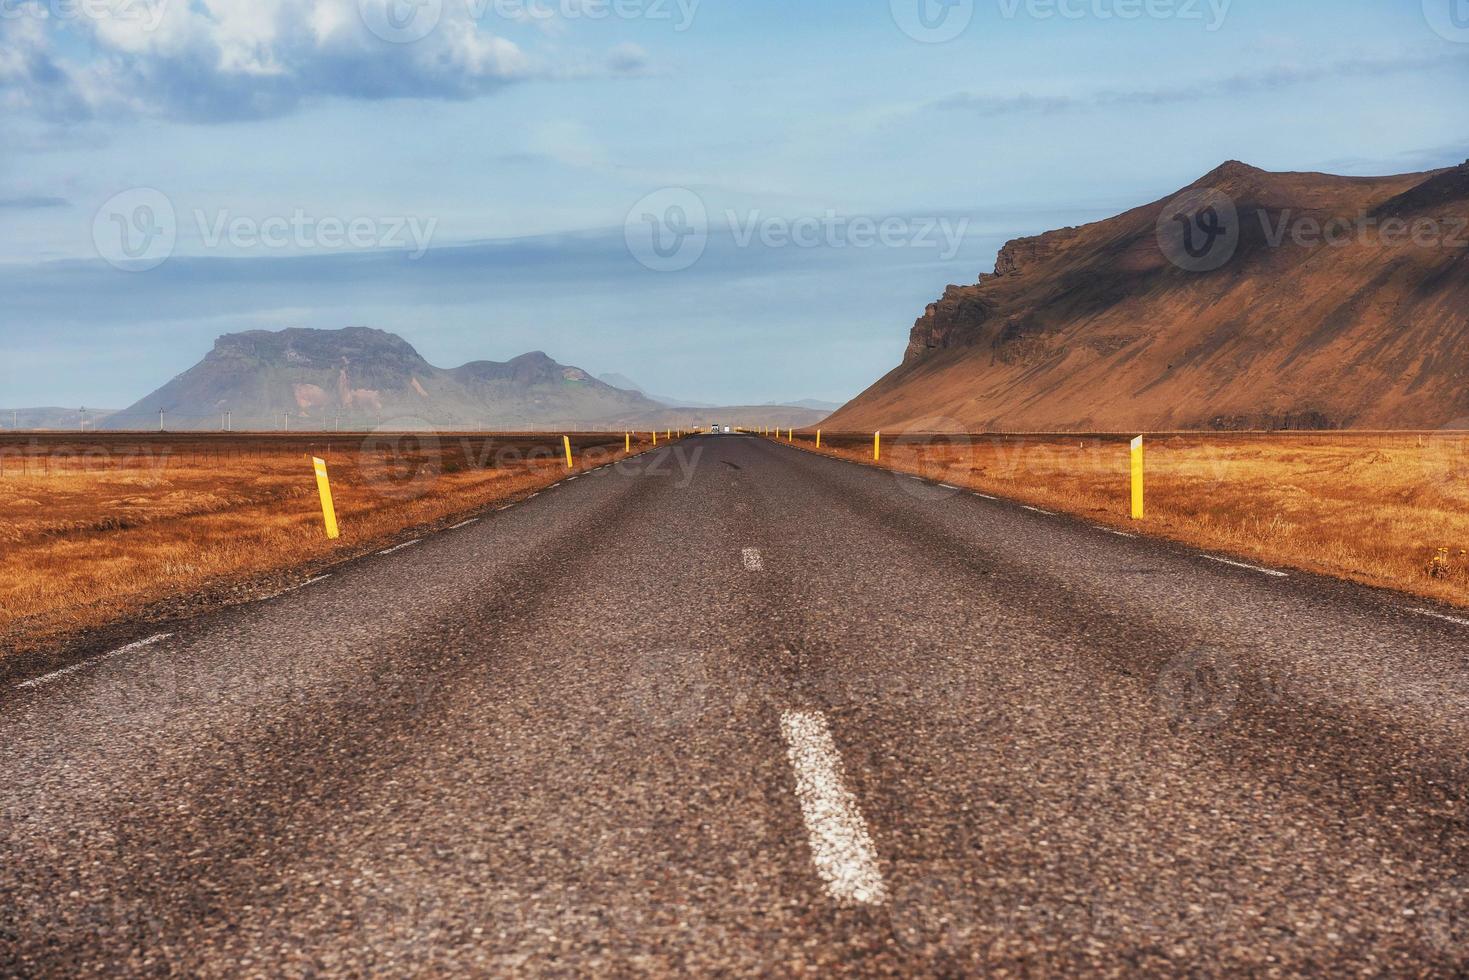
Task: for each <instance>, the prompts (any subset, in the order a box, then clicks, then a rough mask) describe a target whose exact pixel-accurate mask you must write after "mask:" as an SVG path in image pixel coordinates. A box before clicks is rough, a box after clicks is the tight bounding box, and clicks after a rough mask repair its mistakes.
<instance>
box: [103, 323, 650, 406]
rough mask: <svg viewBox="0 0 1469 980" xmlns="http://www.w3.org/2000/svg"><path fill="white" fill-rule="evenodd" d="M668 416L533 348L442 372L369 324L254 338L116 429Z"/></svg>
mask: <svg viewBox="0 0 1469 980" xmlns="http://www.w3.org/2000/svg"><path fill="white" fill-rule="evenodd" d="M659 408H661V406H660V405H658V403H656V402H654V401H652V400H650V399H648V398H646V397H644V396H642V395H640V394H638V393H636V392H630V391H623V390H621V389H619V388H614V387H612V386H611V385H608V384H604V383H603V382H601V381H598V380H597V379H596V378H594V377H592V376H591V375H590V374H588V373H587V372H586V371H583V370H581V369H580V368H576V367H569V366H567V365H564V364H558V363H557V362H556V361H554V360H552V359H551V358H550V357H549V356H547V355H546V354H544V353H542V352H540V351H534V352H532V353H529V354H522V355H521V356H520V357H516V358H513V359H512V360H509V361H504V362H499V361H474V362H471V363H469V364H465V365H462V366H460V367H456V368H439V367H435V366H434V365H432V364H430V363H429V362H428V361H426V360H425V359H424V358H423V357H422V356H421V355H420V354H419V353H418V351H416V350H414V348H413V346H412V345H410V344H409V343H408V342H407V341H405V340H403V339H402V338H401V337H398V336H395V335H394V334H391V333H387V332H385V331H382V330H373V329H370V328H367V327H347V328H345V329H342V330H307V329H290V330H282V331H278V332H272V331H265V330H252V331H249V332H246V333H237V334H229V335H226V336H224V337H220V338H219V339H218V340H217V341H216V342H215V345H214V349H213V350H212V351H210V352H209V353H208V354H207V355H206V356H205V357H204V359H203V360H202V361H200V362H199V363H198V364H196V365H195V366H194V367H192V368H190V369H189V370H187V371H185V372H184V373H183V374H181V375H179V376H178V377H176V378H174V379H173V380H172V381H170V382H168V384H166V385H164V386H163V387H162V388H159V389H158V390H157V391H155V392H153V393H152V394H150V395H148V396H147V397H146V398H143V399H141V400H140V401H138V402H137V403H135V404H134V405H132V406H130V407H129V408H127V409H124V410H123V411H122V412H120V413H118V414H117V415H115V416H112V417H111V418H109V419H108V420H107V422H106V423H105V424H106V426H107V427H109V428H151V427H154V426H156V425H157V424H158V419H159V410H160V409H162V411H163V424H164V425H165V426H166V427H167V428H169V429H217V428H219V427H220V426H221V425H222V424H224V423H225V421H226V419H227V420H228V422H229V424H231V425H232V426H233V427H234V428H237V429H247V428H251V429H262V428H263V429H275V428H283V427H285V426H287V425H290V426H293V427H299V428H303V429H306V428H310V429H320V428H333V427H338V426H340V427H341V428H343V429H349V428H350V429H363V428H374V427H376V426H379V425H384V426H390V427H393V428H427V427H432V428H467V429H517V428H523V427H528V426H546V425H571V424H581V425H586V424H592V423H595V422H597V421H599V420H604V419H613V418H619V417H623V416H631V415H640V414H643V413H647V412H652V411H655V410H657V409H659Z"/></svg>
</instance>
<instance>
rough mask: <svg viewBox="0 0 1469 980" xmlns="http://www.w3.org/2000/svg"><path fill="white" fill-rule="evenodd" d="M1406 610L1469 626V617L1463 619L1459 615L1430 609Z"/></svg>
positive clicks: (1416, 614) (1417, 614) (1418, 614)
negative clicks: (1450, 614) (1449, 614)
mask: <svg viewBox="0 0 1469 980" xmlns="http://www.w3.org/2000/svg"><path fill="white" fill-rule="evenodd" d="M1408 612H1410V613H1413V614H1414V615H1415V616H1431V617H1433V618H1434V619H1441V620H1443V621H1444V622H1445V623H1454V624H1455V625H1458V626H1469V619H1464V618H1462V617H1459V616H1448V615H1445V614H1444V613H1439V612H1434V611H1433V610H1432V609H1409V610H1408Z"/></svg>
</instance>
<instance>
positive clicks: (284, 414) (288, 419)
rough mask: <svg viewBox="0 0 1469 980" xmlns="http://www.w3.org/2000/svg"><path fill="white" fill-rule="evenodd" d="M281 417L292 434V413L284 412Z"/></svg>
mask: <svg viewBox="0 0 1469 980" xmlns="http://www.w3.org/2000/svg"><path fill="white" fill-rule="evenodd" d="M281 417H282V418H284V419H285V420H286V431H287V432H290V431H291V413H290V412H283V413H281Z"/></svg>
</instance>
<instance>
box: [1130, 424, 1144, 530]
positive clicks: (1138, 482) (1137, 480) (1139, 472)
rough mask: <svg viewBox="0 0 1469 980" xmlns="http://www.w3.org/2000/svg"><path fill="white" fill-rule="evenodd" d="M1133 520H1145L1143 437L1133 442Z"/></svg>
mask: <svg viewBox="0 0 1469 980" xmlns="http://www.w3.org/2000/svg"><path fill="white" fill-rule="evenodd" d="M1132 519H1133V520H1135V521H1140V520H1142V519H1143V437H1142V436H1138V437H1137V438H1136V439H1134V440H1132Z"/></svg>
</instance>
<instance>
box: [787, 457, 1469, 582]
mask: <svg viewBox="0 0 1469 980" xmlns="http://www.w3.org/2000/svg"><path fill="white" fill-rule="evenodd" d="M794 441H795V443H796V444H797V445H799V446H801V447H803V448H806V449H814V448H815V447H814V443H815V433H814V432H797V433H795V440H794ZM1129 441H1130V440H1129V439H1128V438H1126V437H1123V436H1116V435H1108V436H1095V435H1071V436H1065V435H919V434H896V433H894V434H887V433H884V435H883V444H882V460H881V465H883V466H886V467H889V468H892V469H896V470H901V471H904V472H909V473H914V474H917V475H919V476H924V477H928V478H932V479H937V480H940V481H942V482H945V483H950V484H954V485H957V486H963V487H969V488H972V489H976V490H982V491H986V492H989V493H993V494H996V495H999V496H1003V497H1008V498H1011V499H1014V500H1020V501H1024V502H1025V503H1030V504H1034V505H1036V506H1039V507H1045V508H1048V509H1051V510H1058V511H1065V512H1069V513H1072V514H1077V515H1080V516H1083V517H1086V518H1088V519H1091V520H1093V521H1096V522H1098V523H1105V524H1108V525H1111V526H1114V527H1118V528H1123V529H1128V530H1134V531H1140V532H1142V533H1146V534H1154V535H1159V536H1162V537H1167V538H1172V539H1174V540H1178V541H1182V542H1186V543H1188V544H1192V545H1197V546H1200V547H1203V548H1210V549H1218V550H1222V551H1225V552H1228V553H1231V554H1234V555H1236V556H1240V557H1243V558H1246V559H1253V560H1255V561H1258V562H1261V563H1265V564H1273V565H1280V566H1289V567H1292V568H1297V569H1302V570H1306V571H1313V572H1322V573H1325V574H1328V575H1335V576H1338V577H1341V578H1347V579H1353V580H1355V581H1359V582H1364V583H1367V584H1370V585H1377V586H1384V587H1387V588H1392V589H1398V590H1401V591H1403V592H1408V593H1412V594H1414V595H1419V596H1425V597H1429V598H1433V599H1439V600H1443V601H1445V602H1450V603H1454V604H1457V605H1460V606H1469V554H1466V549H1469V432H1461V431H1439V432H1422V433H1418V432H1391V433H1374V432H1311V433H1279V432H1277V433H1181V434H1160V435H1153V436H1149V437H1147V439H1146V447H1145V458H1146V479H1145V484H1146V487H1147V498H1146V504H1147V506H1146V516H1145V519H1144V520H1142V521H1140V522H1133V521H1132V520H1131V519H1130V517H1129V510H1128V507H1129V504H1128V500H1129V497H1128V494H1129V466H1128V461H1129V452H1128V448H1129V447H1128V443H1129ZM821 451H822V452H824V453H828V454H830V455H836V456H842V457H845V458H848V459H853V460H860V461H864V462H869V463H870V462H872V434H871V433H862V434H854V433H844V434H834V435H833V434H826V433H823V436H822V449H821Z"/></svg>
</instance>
